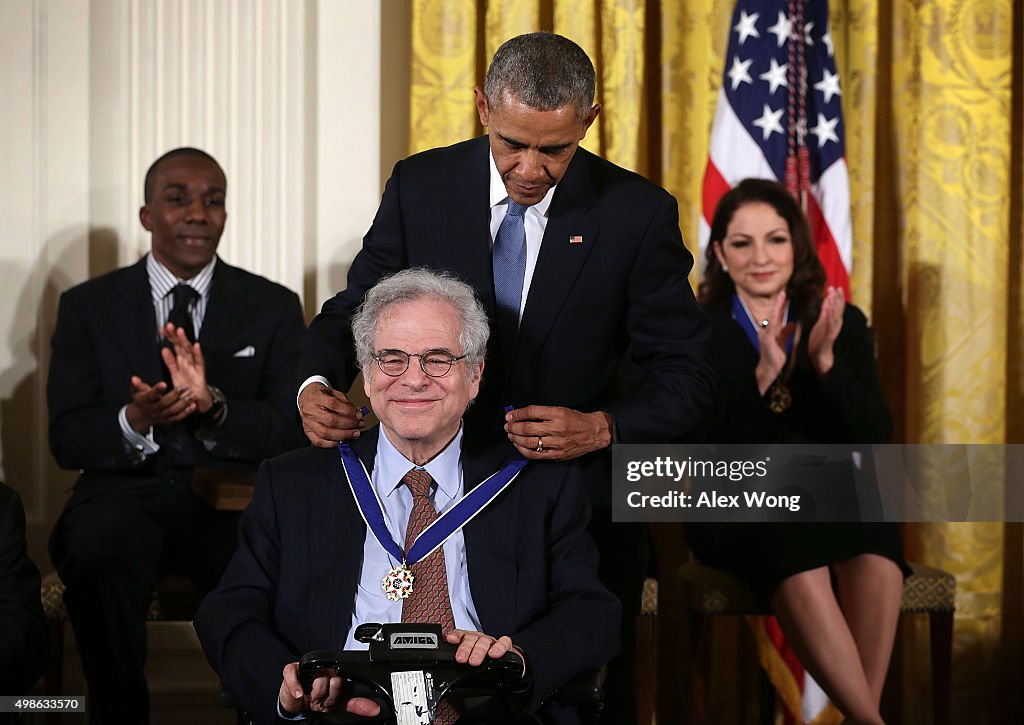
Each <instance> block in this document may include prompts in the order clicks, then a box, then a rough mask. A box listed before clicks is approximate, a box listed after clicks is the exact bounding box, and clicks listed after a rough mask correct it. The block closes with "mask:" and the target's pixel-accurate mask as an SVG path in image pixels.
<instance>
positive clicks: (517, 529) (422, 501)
mask: <svg viewBox="0 0 1024 725" xmlns="http://www.w3.org/2000/svg"><path fill="white" fill-rule="evenodd" d="M352 332H353V338H354V341H355V346H356V355H357V358H358V360H359V363H360V366H361V367H362V370H363V374H364V378H365V382H364V385H365V390H366V394H367V396H368V397H369V399H370V404H371V405H372V406H373V411H374V413H375V414H376V415H377V417H378V418H379V419H380V421H381V424H380V427H379V428H377V429H371V430H368V431H364V432H362V434H361V435H360V436H359V437H358V438H356V439H354V440H352V441H351V444H345V443H343V444H340V445H339V447H338V448H337V449H335V448H329V449H324V448H308V449H305V450H301V451H294V452H292V453H288V454H286V455H283V456H280V457H278V458H274V459H271V460H269V461H267V462H265V463H264V464H263V466H262V467H261V468H260V473H259V477H258V480H257V483H256V491H255V495H254V497H253V501H252V504H251V505H250V506H249V508H248V510H247V511H246V512H245V514H244V516H243V521H242V526H241V529H240V541H239V547H238V551H237V553H236V554H235V556H234V558H233V559H232V561H231V563H230V565H229V566H228V569H227V572H226V573H225V575H224V579H223V580H222V582H221V584H220V586H219V587H218V588H217V589H216V590H215V591H213V592H211V593H210V595H209V596H208V597H207V598H206V600H205V601H204V602H203V605H202V607H201V609H200V611H199V614H198V616H197V617H196V622H195V626H196V631H197V632H198V633H199V637H200V640H201V641H202V644H203V648H204V650H205V651H206V654H207V657H209V659H210V662H211V663H212V664H213V667H214V669H215V670H217V672H218V673H219V674H220V676H221V678H222V679H223V681H224V685H225V687H226V688H227V689H228V690H229V691H230V692H231V693H232V694H233V695H234V696H235V697H236V698H238V700H239V701H240V702H241V704H242V706H243V707H244V709H245V710H246V711H247V712H248V714H249V716H250V717H251V718H253V721H254V722H274V721H275V719H277V718H280V717H284V718H286V719H292V718H295V717H298V716H300V715H301V714H303V713H306V712H327V711H347V712H350V713H355V714H359V715H366V716H374V715H376V714H377V712H378V708H377V705H376V704H375V703H373V702H372V701H370V700H365V699H360V698H349V699H346V698H345V697H344V696H343V694H342V684H343V683H341V681H340V679H339V678H330V679H329V680H328V678H319V679H318V680H317V681H316V683H314V686H313V688H312V690H311V692H304V691H303V690H302V687H301V685H300V684H299V681H298V677H297V664H296V663H297V660H298V659H299V658H300V657H301V655H302V654H304V653H305V652H309V651H312V650H325V649H326V650H329V649H338V648H339V647H342V646H343V647H344V649H357V648H364V647H365V645H363V644H360V643H358V642H357V640H356V638H355V629H356V627H357V626H358V625H360V624H363V623H367V622H381V623H385V622H422V623H439V624H441V625H442V628H443V630H444V631H445V632H446V633H448V634H447V639H448V641H449V642H450V643H452V644H458V646H459V650H458V653H457V655H456V658H457V660H458V661H459V662H469V663H470V664H472V665H480V664H481V663H483V662H484V660H485V658H487V657H493V658H497V657H501V656H502V655H504V654H505V653H507V652H509V651H510V650H511V651H514V652H516V653H517V654H518V655H519V656H520V657H521V658H522V659H523V660H524V673H527V672H528V673H529V677H530V679H531V680H532V686H531V689H530V691H529V696H528V698H524V702H522V703H520V705H521V708H520V711H518V712H517V713H516V714H517V716H522V717H525V716H527V714H531V715H532V714H533V713H537V715H538V716H539V717H540V720H541V722H549V723H573V722H577V721H578V720H577V719H576V715H575V713H574V712H571V711H569V710H566V709H564V708H559V707H558V706H556V705H555V704H554V703H551V702H546V700H547V699H548V698H549V697H550V695H551V693H552V692H554V690H556V689H557V688H558V687H559V686H561V685H562V684H564V683H565V682H566V681H568V680H569V679H570V678H571V677H573V676H574V675H576V674H578V673H581V672H584V671H587V670H593V669H597V668H599V667H600V666H601V665H602V664H604V663H605V662H606V661H607V660H608V659H610V658H611V657H612V656H613V655H614V654H615V652H616V650H617V648H618V631H619V617H620V607H619V604H618V601H617V600H616V599H615V598H614V597H613V596H612V595H611V594H609V592H608V591H607V590H605V589H604V587H603V586H602V585H601V584H600V582H599V581H598V578H597V554H596V551H595V548H594V544H593V542H592V541H591V539H590V537H589V535H588V534H587V531H586V526H587V521H588V518H589V513H590V507H589V503H588V498H587V494H586V491H585V489H584V486H583V482H582V477H581V474H580V472H579V470H578V468H577V467H576V464H575V463H546V464H544V465H537V464H526V462H525V461H524V460H523V459H522V458H521V457H520V456H519V455H518V454H517V453H516V452H515V451H514V449H513V448H512V447H511V445H508V444H504V445H500V446H498V447H492V448H486V449H480V450H475V449H470V448H469V447H468V446H465V445H464V444H463V426H462V416H463V414H464V413H465V411H466V408H467V407H468V406H469V404H470V403H471V402H472V401H473V399H474V398H475V397H476V395H477V393H478V391H479V387H480V379H481V373H482V372H483V368H484V354H485V351H486V347H487V338H488V335H489V330H488V325H487V315H486V313H485V312H484V310H483V307H482V305H481V303H480V301H479V300H478V299H477V298H476V295H475V294H474V292H473V290H472V288H470V287H469V286H468V285H465V284H463V283H462V282H459V281H456V280H454V279H452V278H450V277H447V276H443V275H438V274H435V273H433V272H429V271H425V270H420V269H410V270H406V271H403V272H399V273H398V274H395V275H393V276H391V277H389V278H385V279H383V280H381V281H380V282H379V283H378V284H377V285H376V286H374V287H373V288H372V289H371V290H370V291H369V292H368V293H367V295H366V298H365V300H364V302H363V304H362V306H361V307H360V309H359V310H358V312H357V313H356V314H355V316H354V317H353V319H352ZM413 359H414V360H415V362H413ZM524 464H525V465H524ZM495 474H497V475H495ZM464 499H466V500H468V501H469V502H470V503H471V504H472V505H470V506H460V507H458V508H457V509H454V510H453V508H454V507H455V506H456V504H457V503H459V502H460V501H463V500H464ZM449 512H450V515H449ZM367 521H368V522H370V526H367V524H366V522H367ZM435 521H436V523H435ZM431 524H433V525H432V526H431ZM428 526H430V533H428V534H426V535H424V536H423V537H422V538H420V533H421V532H422V531H423V530H424V529H426V528H427V527H428ZM439 532H440V533H439ZM432 534H433V535H436V540H435V541H441V540H443V543H440V544H436V543H435V542H431V543H425V542H427V541H428V540H430V536H431V535H432ZM445 537H446V538H445ZM432 544H433V546H434V548H431V545H432ZM428 549H430V550H429V551H428ZM410 579H411V580H412V583H411V592H410V591H409V589H410V586H409V580H410ZM455 719H458V713H457V712H456V711H454V710H453V709H452V705H450V704H447V703H444V702H442V704H441V705H439V706H438V717H437V722H438V723H447V722H454V721H455ZM530 721H531V722H536V720H530ZM460 722H462V723H466V722H468V721H467V720H465V719H463V720H461V721H460Z"/></svg>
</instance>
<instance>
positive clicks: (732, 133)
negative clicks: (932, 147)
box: [700, 0, 853, 723]
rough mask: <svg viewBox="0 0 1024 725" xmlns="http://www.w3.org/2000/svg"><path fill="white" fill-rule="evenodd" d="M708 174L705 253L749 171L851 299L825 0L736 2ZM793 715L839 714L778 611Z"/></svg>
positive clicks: (774, 648) (771, 627) (783, 678)
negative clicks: (775, 186)
mask: <svg viewBox="0 0 1024 725" xmlns="http://www.w3.org/2000/svg"><path fill="white" fill-rule="evenodd" d="M723 71H724V77H723V82H722V87H721V89H720V90H719V94H718V105H717V108H716V110H715V119H714V123H713V125H712V128H711V148H710V152H709V155H708V165H707V170H706V171H705V174H704V188H703V199H702V211H703V214H702V219H701V223H700V245H701V259H704V248H705V246H706V245H707V242H708V235H709V233H710V225H711V218H712V216H713V215H714V211H715V206H716V205H717V204H718V200H719V199H720V198H721V197H722V194H724V193H725V192H726V191H728V190H729V189H730V188H731V187H732V186H734V185H736V184H737V183H739V182H740V181H741V180H743V179H745V178H748V177H757V178H766V179H775V180H776V181H780V182H782V183H785V184H786V185H787V186H788V187H789V188H790V190H791V191H792V192H793V193H794V194H796V195H797V196H798V198H799V199H800V201H801V205H802V206H803V208H804V211H805V213H806V214H807V218H808V220H809V221H810V223H811V232H812V234H813V236H814V239H815V243H816V245H817V249H818V256H819V258H820V259H821V262H822V265H823V266H824V267H825V272H826V274H827V276H828V284H830V285H833V286H837V287H841V288H842V289H843V291H844V293H845V295H846V297H847V299H849V296H850V274H849V273H850V269H851V261H852V259H851V258H852V248H853V242H852V233H851V225H850V183H849V176H848V173H847V168H846V146H845V143H844V138H845V130H844V128H843V115H842V109H841V103H840V99H841V97H842V92H841V89H840V87H839V74H838V72H837V71H836V64H835V48H834V45H833V40H832V34H831V30H830V25H829V22H828V2H827V0H737V2H736V8H735V10H734V11H733V17H732V23H731V25H730V32H729V49H728V52H727V54H726V58H725V68H724V69H723ZM751 625H752V626H753V629H754V632H755V635H756V636H757V639H758V649H759V651H760V656H761V662H762V664H763V666H764V667H765V670H766V671H767V672H768V675H769V677H770V679H771V680H772V683H773V684H774V686H775V688H776V690H777V691H778V693H779V696H780V699H781V700H782V702H783V705H784V715H785V718H784V719H785V721H786V722H787V723H792V722H801V723H829V722H838V720H839V719H840V716H839V714H838V711H837V710H836V709H835V708H834V707H833V706H831V705H830V704H829V702H828V698H827V697H826V696H825V694H824V693H823V692H822V691H821V688H820V687H819V686H818V685H817V683H815V682H814V680H813V678H811V676H810V675H808V674H807V673H806V672H805V671H804V670H803V667H802V666H801V665H800V662H799V660H798V659H797V658H796V656H795V655H794V654H793V652H792V650H791V649H790V648H789V646H788V645H787V644H786V641H785V638H784V637H783V635H782V632H781V630H780V629H779V626H778V623H777V622H776V621H775V619H774V618H773V617H753V618H751Z"/></svg>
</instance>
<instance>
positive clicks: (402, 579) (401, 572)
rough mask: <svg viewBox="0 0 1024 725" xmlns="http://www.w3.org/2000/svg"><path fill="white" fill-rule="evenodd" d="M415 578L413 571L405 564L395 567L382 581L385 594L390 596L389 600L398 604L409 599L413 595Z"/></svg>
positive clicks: (381, 584)
mask: <svg viewBox="0 0 1024 725" xmlns="http://www.w3.org/2000/svg"><path fill="white" fill-rule="evenodd" d="M415 578H416V577H415V575H414V574H413V573H412V569H410V568H409V567H407V566H406V565H405V563H404V562H403V563H402V564H399V565H398V566H396V567H393V568H392V569H391V571H389V572H388V573H387V576H385V577H384V578H383V579H381V581H380V586H381V589H383V590H384V593H385V594H387V595H388V599H390V600H391V601H392V602H397V601H399V600H402V599H408V598H409V595H410V594H412V584H413V581H414V580H415Z"/></svg>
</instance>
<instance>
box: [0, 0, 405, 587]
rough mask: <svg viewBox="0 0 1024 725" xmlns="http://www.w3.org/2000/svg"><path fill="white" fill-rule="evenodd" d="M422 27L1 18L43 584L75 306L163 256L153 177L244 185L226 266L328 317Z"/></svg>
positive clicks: (24, 469)
mask: <svg viewBox="0 0 1024 725" xmlns="http://www.w3.org/2000/svg"><path fill="white" fill-rule="evenodd" d="M407 14H408V5H407V4H406V3H405V2H397V1H396V0H375V1H372V2H371V1H365V0H362V1H360V2H348V1H346V0H91V1H86V0H0V33H2V34H3V40H2V42H0V91H2V94H3V98H4V103H3V105H4V112H3V113H2V114H0V158H2V159H3V166H2V169H3V172H2V174H0V476H2V478H3V480H5V481H6V482H7V483H8V484H9V485H11V486H12V487H14V488H15V489H16V490H18V491H19V492H20V493H21V495H22V497H23V499H24V501H25V505H26V509H27V515H28V523H29V541H30V548H31V552H32V554H33V558H34V559H35V560H36V562H37V563H38V564H39V565H40V568H42V569H43V570H44V571H46V570H48V569H50V568H51V567H50V564H49V559H48V557H47V555H46V550H45V542H46V537H47V535H48V533H49V530H50V528H51V527H52V525H53V522H54V521H55V519H56V517H57V516H58V515H59V513H60V510H61V508H62V507H63V504H64V501H65V500H66V498H67V489H68V488H69V487H70V485H71V484H72V482H73V480H74V475H73V474H72V473H69V472H66V471H59V470H57V469H56V468H55V466H54V465H53V463H52V462H51V459H50V455H49V448H48V445H47V441H46V417H47V416H46V400H45V383H46V370H47V367H48V361H49V339H50V335H51V334H52V330H53V324H54V315H55V311H56V302H57V298H58V296H59V295H60V293H61V292H62V291H64V290H65V289H67V288H68V287H70V286H71V285H74V284H77V283H78V282H81V281H84V280H86V279H88V278H90V277H93V276H95V275H97V274H100V273H103V272H106V271H108V270H110V269H113V268H115V267H118V266H122V265H125V264H129V263H131V262H133V261H135V260H136V259H138V258H139V256H140V255H141V254H142V253H144V252H145V251H146V250H147V249H148V246H149V240H148V238H147V236H146V235H145V233H144V231H143V230H142V228H141V227H140V226H139V223H138V216H137V214H138V207H139V206H140V204H141V203H142V178H143V175H144V173H145V170H146V168H147V167H148V166H149V164H150V163H151V162H152V161H153V160H154V159H155V158H156V157H157V156H159V155H160V154H161V153H163V152H164V151H166V150H168V149H170V148H173V147H175V146H180V145H194V146H199V147H201V148H204V149H206V150H207V151H209V152H210V153H212V154H213V155H214V156H215V157H216V158H217V159H218V160H219V161H220V163H221V165H222V166H223V167H224V169H225V171H226V173H227V176H228V209H229V221H228V225H227V229H226V231H225V234H224V237H223V239H222V241H221V245H220V254H221V255H222V256H223V257H224V258H225V259H226V260H227V261H229V262H231V263H232V264H237V265H240V266H243V267H245V268H247V269H250V270H253V271H255V272H257V273H260V274H263V275H265V276H267V277H269V278H271V279H273V280H276V281H278V282H281V283H282V284H285V285H287V286H289V287H291V288H292V289H294V290H296V291H297V292H298V293H299V294H300V295H301V296H302V297H303V302H304V305H305V308H306V312H307V316H311V315H312V314H313V313H314V312H315V311H316V309H318V308H319V305H320V304H321V303H322V302H323V300H324V299H325V298H326V297H327V296H329V295H330V294H332V293H333V292H336V291H337V290H338V289H340V288H341V287H343V286H344V278H345V273H346V271H347V267H348V263H349V261H350V260H351V258H352V256H353V255H354V253H355V251H356V250H357V249H358V247H359V244H360V240H361V237H362V235H363V233H364V232H365V231H366V229H367V227H368V226H369V223H370V220H371V219H372V215H373V212H374V211H375V210H376V207H377V203H378V201H379V195H380V190H381V187H382V185H383V179H384V176H382V172H383V175H386V174H387V172H388V171H389V170H390V166H391V164H392V163H393V162H394V161H395V159H396V158H397V157H399V156H401V155H402V154H403V153H404V149H405V148H406V147H407V143H406V138H405V136H404V133H405V131H404V129H405V128H406V127H407V125H408V120H407V110H405V109H407V103H406V101H405V100H404V99H405V98H406V96H407V79H408V72H407V65H408V62H407V61H408V20H407ZM382 17H383V18H384V19H385V22H386V25H385V24H384V23H382ZM382 48H383V49H384V52H386V53H387V56H386V58H382ZM382 68H385V72H386V74H387V77H388V80H387V81H386V82H382V70H381V69H382ZM403 83H404V84H406V85H405V87H403ZM382 103H383V104H384V105H385V106H386V107H387V108H388V109H389V112H388V114H386V115H385V116H383V117H382V113H381V107H382ZM395 109H398V112H399V113H404V114H405V116H406V117H405V118H398V117H397V116H396V112H395ZM382 128H383V129H385V131H386V133H387V138H386V139H385V142H384V143H383V144H382V140H381V138H382V136H381V130H382Z"/></svg>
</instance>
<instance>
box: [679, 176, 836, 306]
mask: <svg viewBox="0 0 1024 725" xmlns="http://www.w3.org/2000/svg"><path fill="white" fill-rule="evenodd" d="M754 203H762V204H767V205H769V206H770V207H772V208H773V209H775V211H776V212H777V213H778V215H779V216H780V217H782V218H783V219H785V220H786V223H787V224H788V225H789V236H790V239H791V240H792V243H793V276H792V277H790V278H789V282H788V283H787V284H786V295H787V297H788V298H789V302H790V305H791V310H792V313H793V316H794V317H795V318H796V319H797V320H800V321H801V322H803V323H804V324H805V325H807V324H813V323H814V321H815V320H816V319H817V317H818V312H819V311H820V309H821V299H822V295H823V294H824V292H825V269H824V267H822V266H821V261H820V260H819V259H818V253H817V252H816V251H815V249H814V244H813V241H812V239H811V230H810V227H809V226H808V224H807V218H806V217H805V216H804V213H803V211H802V210H801V209H800V205H799V204H798V203H797V201H796V199H794V198H793V195H792V194H790V193H789V190H788V189H787V188H786V187H785V186H783V185H782V184H780V183H778V182H775V181H770V180H768V179H744V180H743V181H741V182H740V183H739V184H737V185H736V186H735V187H734V188H732V189H730V190H729V191H727V192H726V193H725V194H724V195H723V196H722V198H721V199H720V200H719V202H718V206H717V207H715V215H714V217H713V218H712V220H711V237H710V239H709V240H708V246H707V251H706V258H707V259H706V262H707V263H706V265H705V267H704V278H703V279H702V280H701V283H700V287H699V288H698V291H697V295H698V299H699V300H700V303H701V304H702V305H709V304H712V303H714V302H718V301H719V300H723V299H727V298H729V297H730V296H731V295H732V294H733V292H734V291H735V286H734V285H733V282H732V279H731V278H730V277H729V274H728V273H727V272H725V271H724V270H723V269H722V265H721V264H720V263H719V261H718V257H716V256H715V250H714V245H715V242H718V243H719V244H721V243H722V241H723V240H724V239H725V233H726V231H727V230H728V228H729V222H731V221H732V217H733V215H734V214H735V213H736V210H737V209H739V208H740V207H741V206H744V205H746V204H754Z"/></svg>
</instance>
